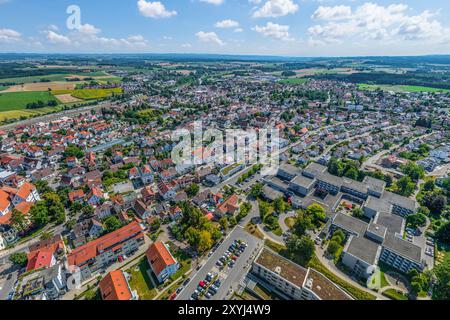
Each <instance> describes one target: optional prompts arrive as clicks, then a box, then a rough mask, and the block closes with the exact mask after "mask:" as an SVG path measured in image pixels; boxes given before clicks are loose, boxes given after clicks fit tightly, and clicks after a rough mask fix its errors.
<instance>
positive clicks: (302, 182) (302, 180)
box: [291, 176, 316, 188]
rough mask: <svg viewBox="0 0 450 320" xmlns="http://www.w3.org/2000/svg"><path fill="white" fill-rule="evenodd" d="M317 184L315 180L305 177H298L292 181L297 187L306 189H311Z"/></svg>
mask: <svg viewBox="0 0 450 320" xmlns="http://www.w3.org/2000/svg"><path fill="white" fill-rule="evenodd" d="M315 182H316V180H315V179H310V178H307V177H305V176H296V177H295V178H294V180H292V181H291V183H295V184H296V185H299V186H301V187H304V188H310V187H311V185H313V184H314V183H315Z"/></svg>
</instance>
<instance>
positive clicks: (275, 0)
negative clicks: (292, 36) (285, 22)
mask: <svg viewBox="0 0 450 320" xmlns="http://www.w3.org/2000/svg"><path fill="white" fill-rule="evenodd" d="M298 9H299V6H298V4H296V3H294V1H293V0H268V1H266V2H265V3H264V5H263V6H262V7H260V8H259V9H257V10H256V11H255V12H254V13H253V17H254V18H277V17H283V16H286V15H288V14H291V13H295V12H297V11H298Z"/></svg>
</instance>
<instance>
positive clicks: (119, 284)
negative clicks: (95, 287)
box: [99, 270, 131, 300]
mask: <svg viewBox="0 0 450 320" xmlns="http://www.w3.org/2000/svg"><path fill="white" fill-rule="evenodd" d="M99 287H100V292H101V294H102V299H103V300H131V292H130V289H129V288H128V284H127V280H126V278H125V275H124V273H123V271H121V270H116V271H111V272H110V273H109V274H108V275H107V276H106V277H105V278H104V279H103V280H102V281H100V284H99Z"/></svg>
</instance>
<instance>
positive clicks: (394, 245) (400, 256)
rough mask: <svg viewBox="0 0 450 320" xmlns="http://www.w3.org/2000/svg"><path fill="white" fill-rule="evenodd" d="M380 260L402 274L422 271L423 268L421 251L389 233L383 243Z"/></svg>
mask: <svg viewBox="0 0 450 320" xmlns="http://www.w3.org/2000/svg"><path fill="white" fill-rule="evenodd" d="M380 260H381V261H383V262H385V263H386V264H388V265H390V266H392V267H394V268H395V269H398V270H400V271H402V272H404V273H408V272H409V271H411V270H412V269H416V270H419V271H422V270H423V269H424V267H425V265H424V262H423V261H422V249H421V248H420V247H418V246H416V245H414V244H412V243H410V242H408V241H405V240H403V239H401V238H400V237H397V236H395V235H394V234H391V233H388V234H387V236H386V240H385V241H384V242H383V250H382V252H381V256H380Z"/></svg>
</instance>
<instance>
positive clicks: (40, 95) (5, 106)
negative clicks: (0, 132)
mask: <svg viewBox="0 0 450 320" xmlns="http://www.w3.org/2000/svg"><path fill="white" fill-rule="evenodd" d="M38 100H41V101H42V102H44V103H45V104H47V103H48V102H49V101H56V102H59V101H58V100H57V99H56V98H55V97H54V96H53V95H52V94H51V93H49V92H45V91H42V92H8V93H0V112H2V111H11V110H20V109H26V106H27V104H28V103H32V102H37V101H38Z"/></svg>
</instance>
